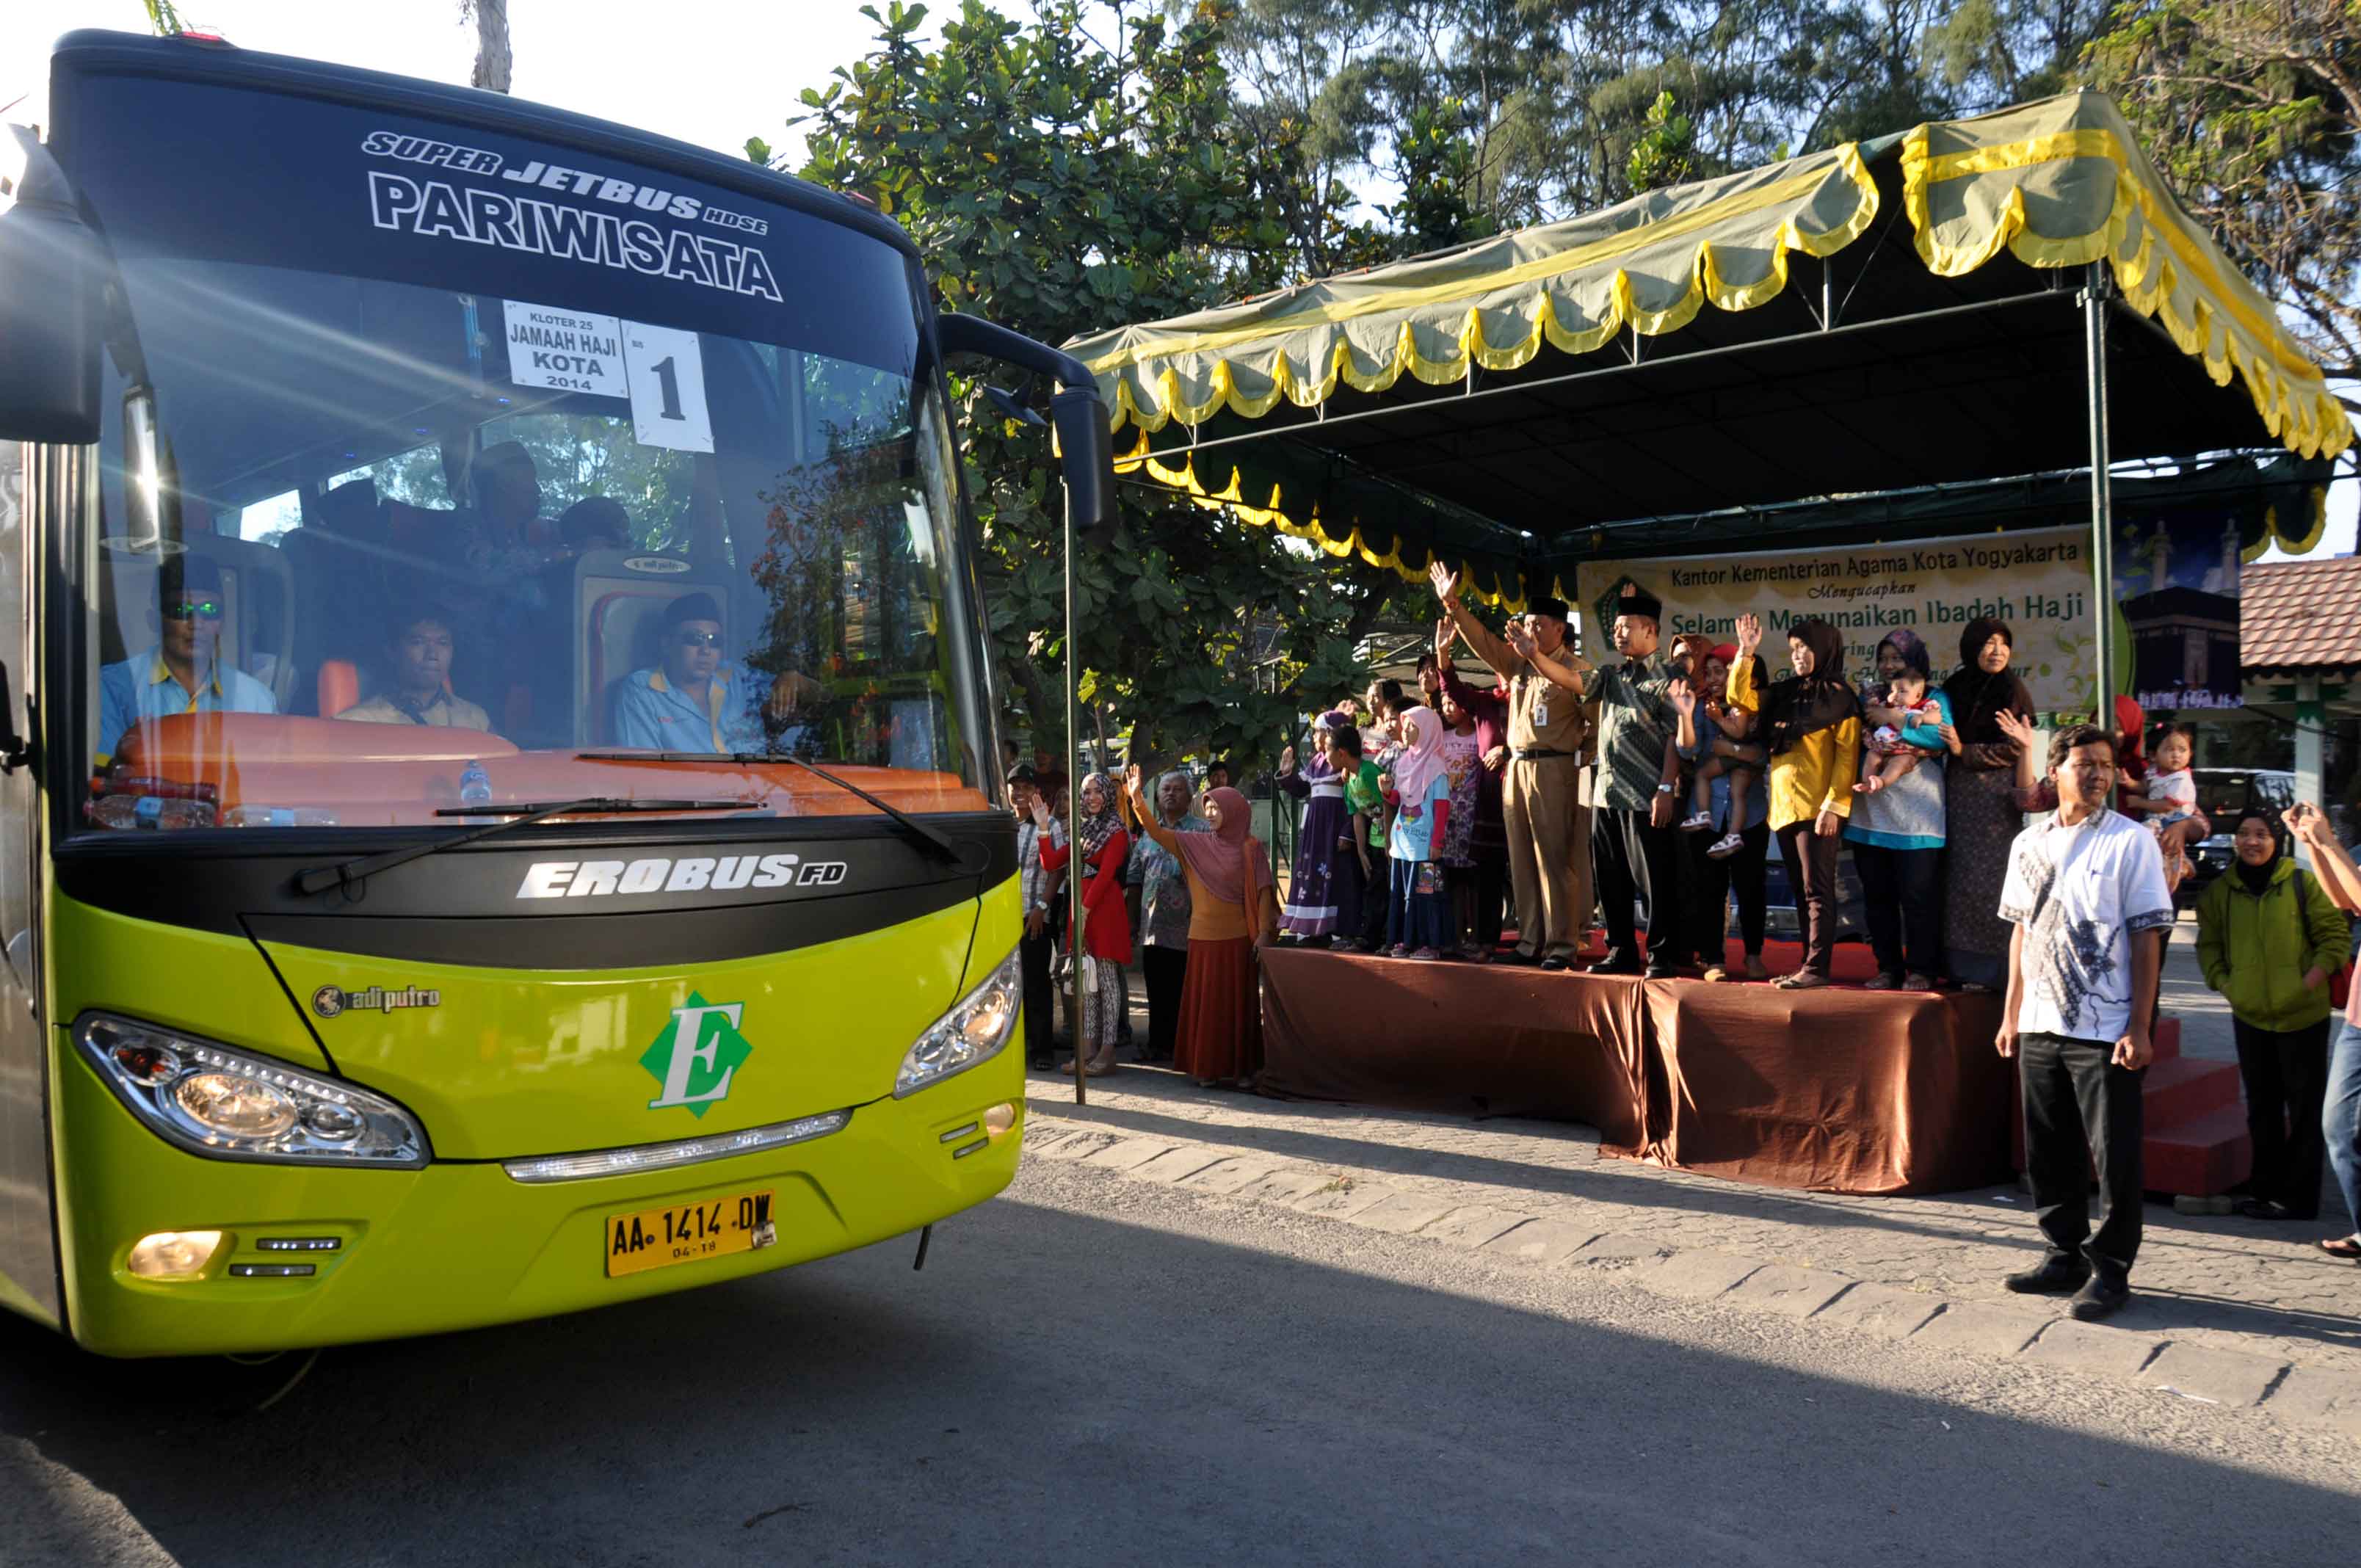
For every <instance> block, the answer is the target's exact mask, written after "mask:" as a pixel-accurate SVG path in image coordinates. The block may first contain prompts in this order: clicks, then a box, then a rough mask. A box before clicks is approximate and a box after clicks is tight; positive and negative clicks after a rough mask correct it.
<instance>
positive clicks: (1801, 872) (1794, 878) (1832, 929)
mask: <svg viewBox="0 0 2361 1568" xmlns="http://www.w3.org/2000/svg"><path fill="white" fill-rule="evenodd" d="M1776 837H1777V839H1778V840H1779V860H1780V863H1781V864H1783V865H1784V866H1785V867H1786V868H1787V886H1788V888H1789V890H1790V891H1791V892H1792V893H1793V894H1795V923H1796V924H1797V925H1798V926H1801V927H1803V928H1804V930H1803V936H1804V967H1805V968H1806V969H1807V970H1810V971H1811V972H1812V973H1814V974H1817V975H1818V976H1820V977H1821V978H1823V979H1825V978H1827V976H1828V971H1829V970H1831V969H1833V968H1834V967H1835V965H1836V954H1837V840H1836V839H1823V838H1821V837H1820V836H1819V834H1817V833H1816V832H1814V831H1813V818H1811V817H1805V818H1804V819H1803V820H1802V821H1801V822H1791V823H1789V824H1788V825H1787V826H1786V827H1784V828H1780V829H1779V830H1778V832H1777V834H1776Z"/></svg>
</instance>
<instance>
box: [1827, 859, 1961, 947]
mask: <svg viewBox="0 0 2361 1568" xmlns="http://www.w3.org/2000/svg"><path fill="white" fill-rule="evenodd" d="M1942 858H1943V851H1942V850H1888V849H1885V848H1883V847H1882V846H1880V845H1876V844H1860V843H1856V844H1855V845H1853V847H1852V863H1853V869H1854V870H1856V871H1858V872H1861V913H1862V915H1863V916H1864V917H1865V918H1866V919H1867V920H1868V922H1869V948H1870V951H1872V952H1873V953H1875V954H1876V955H1877V968H1878V970H1879V972H1880V973H1883V974H1890V975H1902V974H1923V975H1925V976H1927V978H1928V979H1930V980H1931V979H1933V978H1934V977H1935V976H1936V975H1937V974H1938V973H1939V972H1940V970H1941V968H1942V961H1943V945H1942V930H1943V875H1942V871H1941V865H1940V862H1941V861H1942ZM1831 917H1833V911H1831Z"/></svg>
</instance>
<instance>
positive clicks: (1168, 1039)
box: [1139, 866, 1360, 1061]
mask: <svg viewBox="0 0 2361 1568" xmlns="http://www.w3.org/2000/svg"><path fill="white" fill-rule="evenodd" d="M1353 869H1354V870H1355V871H1356V872H1357V871H1359V870H1360V868H1359V867H1358V866H1356V867H1354V868H1353ZM1139 970H1140V973H1141V974H1143V975H1145V976H1146V977H1147V979H1148V1058H1147V1059H1148V1060H1149V1061H1170V1060H1171V1059H1172V1041H1173V1038H1174V1036H1176V1035H1177V1034H1178V1033H1179V1031H1180V987H1181V984H1182V982H1183V981H1186V980H1187V979H1188V978H1189V949H1188V948H1157V947H1148V948H1140V949H1139Z"/></svg>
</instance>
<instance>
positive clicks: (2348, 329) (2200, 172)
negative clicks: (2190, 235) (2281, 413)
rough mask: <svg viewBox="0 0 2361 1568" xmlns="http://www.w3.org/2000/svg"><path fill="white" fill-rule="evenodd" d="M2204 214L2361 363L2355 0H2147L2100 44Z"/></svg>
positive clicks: (2320, 334)
mask: <svg viewBox="0 0 2361 1568" xmlns="http://www.w3.org/2000/svg"><path fill="white" fill-rule="evenodd" d="M2090 69H2091V73H2092V79H2093V80H2094V81H2095V82H2096V83H2097V84H2098V85H2099V86H2101V87H2103V88H2104V89H2105V90H2106V91H2108V92H2110V93H2114V95H2115V97H2116V99H2117V100H2118V101H2119V102H2120V103H2122V104H2123V105H2124V109H2125V113H2126V114H2128V115H2130V116H2131V120H2132V123H2133V125H2134V126H2136V127H2138V129H2139V132H2140V135H2141V139H2142V140H2143V141H2144V142H2145V143H2146V144H2147V148H2148V150H2149V152H2150V154H2151V156H2153V157H2154V158H2155V159H2156V160H2157V162H2158V165H2159V167H2160V168H2161V169H2162V170H2163V172H2164V175H2165V178H2166V179H2167V180H2169V181H2171V183H2172V185H2173V186H2174V188H2175V189H2176V190H2177V191H2178V192H2180V197H2181V200H2182V201H2183V202H2184V203H2186V204H2187V205H2188V207H2189V209H2190V211H2191V214H2192V215H2194V216H2195V217H2196V218H2197V220H2198V221H2199V222H2200V223H2202V224H2203V225H2205V226H2206V227H2207V228H2209V229H2211V230H2212V231H2213V234H2214V236H2216V237H2217V238H2218V239H2220V240H2221V241H2222V243H2223V244H2224V246H2225V247H2227V248H2228V250H2229V252H2230V254H2231V256H2232V258H2234V259H2235V260H2236V261H2237V262H2238V264H2239V266H2240V267H2242V268H2244V269H2246V272H2247V274H2248V275H2249V276H2250V277H2251V278H2253V280H2255V281H2256V282H2257V284H2259V285H2260V286H2261V287H2262V288H2263V290H2264V291H2266V292H2268V293H2269V294H2271V295H2272V296H2273V297H2274V298H2276V299H2278V300H2279V302H2281V304H2282V305H2284V306H2285V307H2286V308H2287V309H2288V310H2289V311H2290V312H2291V313H2293V314H2294V315H2295V316H2296V317H2297V319H2298V320H2299V321H2300V322H2301V326H2302V328H2303V331H2304V335H2305V337H2306V338H2307V339H2308V340H2309V342H2308V346H2309V347H2310V348H2311V349H2312V352H2313V353H2315V354H2316V355H2318V356H2320V357H2321V358H2322V359H2323V361H2324V362H2325V363H2326V364H2327V365H2328V366H2329V367H2330V368H2331V371H2332V373H2333V374H2336V375H2341V376H2345V377H2353V376H2361V309H2356V302H2355V299H2354V294H2353V282H2354V277H2355V269H2356V265H2361V194H2357V193H2356V180H2361V9H2356V6H2355V5H2352V4H2351V3H2350V0H2147V3H2135V4H2131V5H2125V6H2124V7H2123V8H2122V9H2121V10H2119V11H2118V12H2117V13H2116V14H2115V18H2114V28H2113V30H2111V31H2110V32H2108V33H2107V34H2106V36H2105V37H2103V38H2101V39H2100V40H2099V41H2098V43H2097V44H2096V46H2095V47H2094V48H2092V50H2091V51H2090Z"/></svg>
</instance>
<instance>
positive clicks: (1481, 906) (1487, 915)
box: [1468, 850, 1509, 953]
mask: <svg viewBox="0 0 2361 1568" xmlns="http://www.w3.org/2000/svg"><path fill="white" fill-rule="evenodd" d="M1488 856H1489V857H1491V858H1489V859H1488V858H1487V857H1488ZM1468 874H1469V876H1470V877H1471V878H1472V879H1473V881H1474V883H1475V888H1476V914H1475V921H1474V931H1473V937H1474V940H1475V942H1476V945H1477V947H1479V948H1483V949H1484V951H1485V952H1486V953H1490V952H1492V951H1493V950H1494V949H1496V948H1499V945H1500V924H1501V916H1503V915H1504V914H1505V913H1506V912H1507V910H1508V907H1509V862H1508V860H1507V859H1506V858H1505V856H1502V855H1501V854H1500V852H1499V851H1498V850H1477V851H1476V864H1475V865H1474V866H1473V867H1471V868H1469V872H1468Z"/></svg>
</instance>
